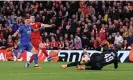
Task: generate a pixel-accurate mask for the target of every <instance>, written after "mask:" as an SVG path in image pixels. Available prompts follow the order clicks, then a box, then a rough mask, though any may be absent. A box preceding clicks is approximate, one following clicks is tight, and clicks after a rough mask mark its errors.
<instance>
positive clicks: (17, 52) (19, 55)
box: [14, 44, 25, 60]
mask: <svg viewBox="0 0 133 80" xmlns="http://www.w3.org/2000/svg"><path fill="white" fill-rule="evenodd" d="M24 50H25V47H24V45H21V44H20V45H19V48H18V51H16V50H15V51H14V55H15V56H16V60H17V59H20V58H21V57H22V53H23V52H24Z"/></svg>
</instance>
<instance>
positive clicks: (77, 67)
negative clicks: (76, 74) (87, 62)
mask: <svg viewBox="0 0 133 80" xmlns="http://www.w3.org/2000/svg"><path fill="white" fill-rule="evenodd" d="M76 70H85V68H84V67H82V66H76Z"/></svg>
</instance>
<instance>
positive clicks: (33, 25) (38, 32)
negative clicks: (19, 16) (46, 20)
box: [31, 22, 41, 39]
mask: <svg viewBox="0 0 133 80" xmlns="http://www.w3.org/2000/svg"><path fill="white" fill-rule="evenodd" d="M31 26H32V28H33V29H38V28H40V27H41V23H40V22H35V23H33V24H32V25H31ZM40 37H41V36H40V31H36V32H32V33H31V38H38V39H40Z"/></svg>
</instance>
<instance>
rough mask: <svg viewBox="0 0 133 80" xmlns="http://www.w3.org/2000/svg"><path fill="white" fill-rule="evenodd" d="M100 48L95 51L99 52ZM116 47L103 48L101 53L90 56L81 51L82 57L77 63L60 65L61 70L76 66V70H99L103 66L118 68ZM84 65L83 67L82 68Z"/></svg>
mask: <svg viewBox="0 0 133 80" xmlns="http://www.w3.org/2000/svg"><path fill="white" fill-rule="evenodd" d="M101 48H102V47H101V46H100V47H98V48H97V49H96V50H98V51H99V50H101ZM118 48H119V47H118V46H117V45H111V46H110V48H107V47H106V48H103V51H102V53H94V54H92V55H91V56H90V55H89V54H88V53H87V51H86V50H83V56H82V58H81V60H80V61H79V62H72V63H69V64H65V65H61V67H62V68H63V69H65V68H67V67H72V66H76V69H77V70H101V69H102V68H103V67H104V66H106V65H109V64H112V63H113V64H114V68H115V69H117V68H118V58H117V52H118ZM83 65H85V66H83Z"/></svg>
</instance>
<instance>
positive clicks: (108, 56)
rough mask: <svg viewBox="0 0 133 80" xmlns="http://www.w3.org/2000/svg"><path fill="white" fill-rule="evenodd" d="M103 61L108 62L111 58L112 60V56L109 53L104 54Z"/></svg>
mask: <svg viewBox="0 0 133 80" xmlns="http://www.w3.org/2000/svg"><path fill="white" fill-rule="evenodd" d="M104 58H105V61H106V62H110V61H111V60H113V59H114V57H113V56H112V55H111V54H105V57H104Z"/></svg>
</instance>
